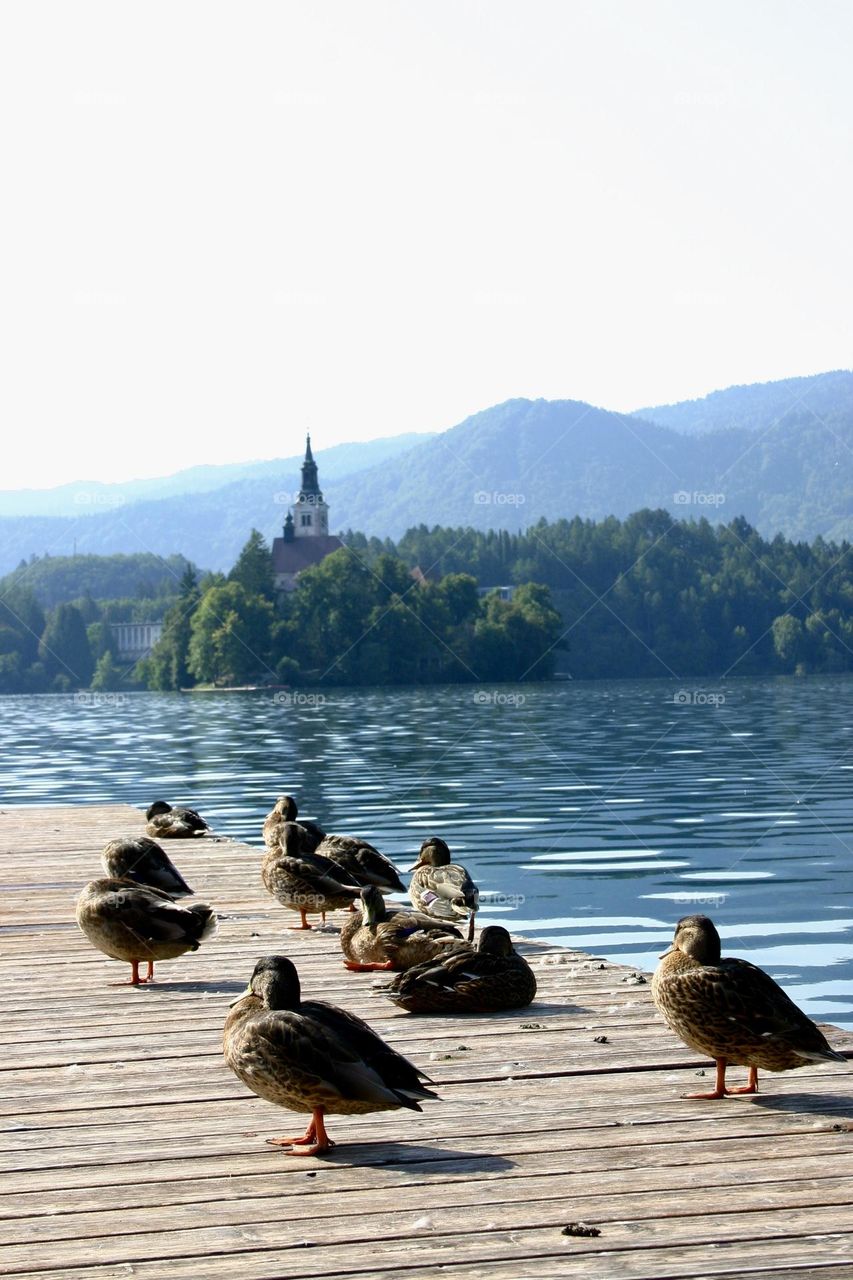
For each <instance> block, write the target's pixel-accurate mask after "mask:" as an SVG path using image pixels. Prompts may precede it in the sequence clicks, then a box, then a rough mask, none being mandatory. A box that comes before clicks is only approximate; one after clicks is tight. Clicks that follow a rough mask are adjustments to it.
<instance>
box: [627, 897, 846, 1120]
mask: <svg viewBox="0 0 853 1280" xmlns="http://www.w3.org/2000/svg"><path fill="white" fill-rule="evenodd" d="M720 950H721V947H720V935H719V934H718V932H717V930H716V928H715V926H714V924H713V923H712V921H711V920H709V919H708V917H707V916H701V915H694V916H685V917H684V918H683V919H681V920H679V922H678V924H677V926H676V930H675V938H674V940H673V944H672V947H671V948H670V950H669V951H667V952H665V953H664V955H663V956H662V957H661V961H660V964H659V965H658V967H657V969H656V970H655V974H654V977H653V979H652V997H653V999H654V1002H655V1004H656V1005H657V1007H658V1009H659V1010H660V1011H661V1013H662V1014H663V1016H664V1018H665V1019H666V1022H667V1024H668V1026H669V1027H670V1028H671V1029H672V1030H673V1031H674V1032H675V1034H676V1035H677V1036H678V1037H679V1038H680V1039H681V1040H683V1041H684V1043H685V1044H686V1045H687V1046H688V1047H689V1048H690V1049H693V1050H694V1051H695V1052H696V1053H700V1054H704V1055H706V1056H708V1057H710V1058H714V1059H715V1060H716V1061H717V1065H718V1072H717V1085H716V1088H715V1089H714V1091H713V1092H712V1093H708V1094H694V1095H692V1096H694V1097H712V1098H717V1097H722V1096H723V1095H724V1093H732V1092H742V1093H746V1092H749V1093H754V1092H756V1090H757V1087H758V1084H757V1081H758V1071H759V1069H761V1070H762V1071H793V1070H796V1068H797V1067H804V1066H806V1065H807V1064H808V1063H810V1062H823V1061H842V1062H843V1061H845V1059H844V1057H843V1055H841V1054H839V1053H836V1052H835V1050H834V1049H832V1048H830V1046H829V1044H828V1043H827V1041H826V1039H825V1037H824V1036H823V1034H822V1032H821V1031H819V1030H818V1028H817V1027H816V1026H815V1024H814V1023H813V1022H812V1020H811V1019H810V1018H808V1017H806V1015H805V1014H804V1013H803V1012H802V1010H801V1009H799V1008H797V1006H796V1005H795V1004H794V1002H793V1000H791V999H790V998H789V997H788V996H787V995H786V994H785V992H784V991H783V990H782V988H781V987H780V986H779V985H778V983H776V982H774V981H773V979H772V978H771V977H770V975H769V974H767V973H765V972H764V970H763V969H759V968H757V967H756V966H755V965H754V964H750V963H749V961H747V960H738V959H734V958H728V957H727V958H721V955H720ZM729 1064H731V1065H734V1066H746V1067H749V1068H750V1078H749V1083H748V1085H747V1086H746V1088H744V1089H737V1090H732V1089H726V1087H725V1069H726V1065H729Z"/></svg>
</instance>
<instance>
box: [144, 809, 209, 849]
mask: <svg viewBox="0 0 853 1280" xmlns="http://www.w3.org/2000/svg"><path fill="white" fill-rule="evenodd" d="M145 821H146V822H147V823H148V825H147V827H146V828H145V830H146V831H147V832H148V834H149V836H159V838H160V839H161V840H185V839H188V838H189V837H191V836H203V835H206V834H207V833H208V831H209V830H210V827H209V826H208V825H207V823H206V822H205V820H204V818H203V817H202V816H201V814H199V813H196V811H195V809H183V808H180V807H179V806H174V805H171V804H167V803H166V801H165V800H155V801H154V803H153V804H152V805H149V807H148V808H147V809H146V810H145Z"/></svg>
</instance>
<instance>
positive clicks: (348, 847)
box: [317, 835, 406, 893]
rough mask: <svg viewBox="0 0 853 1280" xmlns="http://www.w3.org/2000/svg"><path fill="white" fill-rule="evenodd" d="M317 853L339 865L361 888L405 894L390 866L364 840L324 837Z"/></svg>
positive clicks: (373, 847)
mask: <svg viewBox="0 0 853 1280" xmlns="http://www.w3.org/2000/svg"><path fill="white" fill-rule="evenodd" d="M317 852H318V853H320V854H323V855H325V856H326V857H329V858H332V859H334V861H336V862H339V863H340V865H341V866H342V867H345V868H346V870H347V871H349V873H350V874H351V875H353V876H355V877H356V878H357V879H358V880H359V882H360V883H361V884H363V885H368V884H374V885H376V887H377V888H379V889H393V890H395V891H396V892H398V893H405V890H406V886H405V885H404V884H403V882H402V880H401V879H400V876H399V873H398V871H397V868H396V867H395V866H394V864H393V862H391V861H390V859H389V858H386V857H385V854H384V853H380V852H379V850H378V849H377V848H375V846H374V845H372V844H370V842H369V841H367V840H361V839H359V838H358V837H356V836H337V835H331V836H326V837H325V838H324V840H323V842H322V843H321V844H320V845H318V846H317Z"/></svg>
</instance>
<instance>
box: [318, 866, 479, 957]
mask: <svg viewBox="0 0 853 1280" xmlns="http://www.w3.org/2000/svg"><path fill="white" fill-rule="evenodd" d="M361 904H362V905H361V915H355V916H352V917H351V918H350V919H349V920H347V921H346V923H345V924H344V925H343V927H342V928H341V950H342V951H343V953H344V964H345V965H346V967H347V969H354V970H356V971H361V970H370V969H396V970H402V969H409V968H411V966H412V965H415V964H422V963H423V962H424V961H427V960H435V959H437V958H438V957H439V956H441V955H442V954H443V953H444V952H445V951H446V950H447V948H448V947H449V946H453V945H454V944H455V943H460V942H461V941H462V934H461V933H460V932H459V930H458V929H454V927H453V925H451V924H443V923H442V922H441V921H440V920H432V919H430V917H429V916H424V915H420V914H419V913H418V912H416V911H408V910H406V909H405V908H402V907H388V906H386V905H385V899H384V898H383V897H382V891H381V889H378V888H377V887H376V885H367V886H366V888H364V889H362V891H361Z"/></svg>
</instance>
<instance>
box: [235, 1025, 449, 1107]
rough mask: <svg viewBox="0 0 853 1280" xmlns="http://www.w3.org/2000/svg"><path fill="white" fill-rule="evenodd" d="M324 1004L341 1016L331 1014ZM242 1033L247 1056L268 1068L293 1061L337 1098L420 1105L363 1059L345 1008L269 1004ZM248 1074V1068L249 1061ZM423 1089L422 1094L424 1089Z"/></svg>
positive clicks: (386, 1105) (249, 1072) (412, 1105)
mask: <svg viewBox="0 0 853 1280" xmlns="http://www.w3.org/2000/svg"><path fill="white" fill-rule="evenodd" d="M329 1010H333V1011H334V1012H337V1013H339V1014H341V1015H343V1017H342V1018H341V1019H334V1018H333V1017H330V1016H329V1012H328V1011H329ZM356 1021H358V1020H357V1019H356ZM244 1035H245V1036H247V1037H249V1039H250V1048H251V1054H250V1058H251V1059H254V1060H256V1061H260V1062H261V1063H263V1062H264V1061H266V1062H267V1063H270V1064H272V1065H273V1069H274V1064H275V1063H276V1062H279V1063H281V1065H282V1067H284V1068H286V1067H287V1066H292V1067H296V1068H297V1069H298V1070H299V1071H300V1072H304V1073H305V1074H306V1075H308V1076H309V1077H314V1078H315V1079H316V1081H317V1082H318V1084H319V1086H320V1087H321V1088H322V1089H324V1090H330V1091H333V1092H334V1093H337V1094H338V1095H339V1097H340V1098H341V1099H346V1100H347V1101H358V1102H368V1103H374V1104H378V1106H380V1107H382V1106H385V1107H401V1106H402V1107H410V1108H411V1109H412V1110H414V1111H419V1110H420V1107H419V1106H418V1105H417V1102H416V1101H415V1100H414V1099H411V1098H409V1097H407V1096H406V1094H405V1093H403V1092H398V1091H397V1090H396V1089H395V1088H394V1087H393V1085H391V1084H390V1083H389V1082H388V1081H386V1080H385V1079H383V1076H382V1074H381V1073H380V1072H379V1071H377V1070H376V1067H375V1065H374V1063H373V1062H371V1061H368V1060H367V1059H365V1057H364V1055H363V1054H362V1053H361V1052H360V1051H359V1046H358V1045H357V1044H356V1043H353V1040H352V1038H351V1035H350V1030H349V1027H348V1025H347V1022H346V1015H344V1011H343V1010H335V1008H334V1006H332V1005H329V1006H324V1005H321V1004H320V1002H313V1001H307V1002H306V1003H305V1004H303V1005H302V1006H301V1007H300V1009H299V1011H298V1012H296V1011H292V1010H288V1009H273V1010H269V1011H267V1012H265V1013H262V1014H260V1015H259V1016H258V1017H255V1018H253V1019H252V1020H251V1023H250V1024H249V1025H248V1026H247V1028H246V1031H245V1033H244ZM376 1038H377V1039H378V1037H376ZM380 1043H381V1041H380ZM247 1056H248V1055H247ZM244 1061H245V1059H244ZM247 1074H249V1075H250V1074H251V1061H250V1062H249V1071H248V1073H247ZM422 1092H423V1094H424V1095H425V1096H426V1093H427V1091H422Z"/></svg>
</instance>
